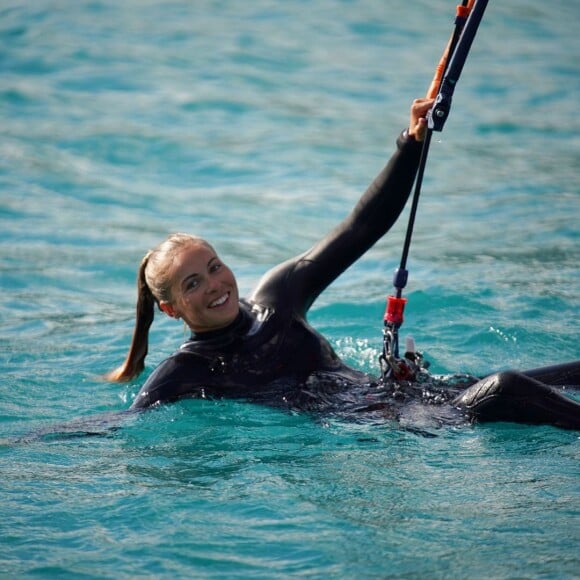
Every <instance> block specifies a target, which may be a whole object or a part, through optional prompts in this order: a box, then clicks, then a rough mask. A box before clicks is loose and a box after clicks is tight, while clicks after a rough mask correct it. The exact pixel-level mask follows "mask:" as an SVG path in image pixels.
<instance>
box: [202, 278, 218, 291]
mask: <svg viewBox="0 0 580 580" xmlns="http://www.w3.org/2000/svg"><path fill="white" fill-rule="evenodd" d="M219 286H220V281H219V280H218V279H216V278H215V277H213V276H210V277H209V278H208V281H207V286H206V290H205V291H206V292H207V294H213V293H214V292H217V290H218V289H219Z"/></svg>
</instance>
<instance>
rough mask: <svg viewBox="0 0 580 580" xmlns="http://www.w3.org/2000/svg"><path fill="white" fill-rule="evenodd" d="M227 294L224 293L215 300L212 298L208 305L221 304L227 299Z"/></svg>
mask: <svg viewBox="0 0 580 580" xmlns="http://www.w3.org/2000/svg"><path fill="white" fill-rule="evenodd" d="M228 296H229V294H224V295H223V296H222V297H221V298H218V299H217V300H214V301H213V302H212V303H211V304H210V305H209V307H210V308H215V307H216V306H221V305H222V304H223V303H224V302H225V301H226V300H227V299H228Z"/></svg>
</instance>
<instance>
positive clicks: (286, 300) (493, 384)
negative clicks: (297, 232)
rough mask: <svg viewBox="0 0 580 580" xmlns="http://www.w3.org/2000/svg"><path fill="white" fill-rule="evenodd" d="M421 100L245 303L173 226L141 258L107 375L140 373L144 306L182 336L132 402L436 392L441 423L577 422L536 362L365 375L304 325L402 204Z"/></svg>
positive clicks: (380, 406)
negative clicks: (522, 368) (379, 162)
mask: <svg viewBox="0 0 580 580" xmlns="http://www.w3.org/2000/svg"><path fill="white" fill-rule="evenodd" d="M432 103H433V100H432V99H418V100H416V101H414V103H413V105H412V107H411V114H410V123H409V129H408V130H407V131H404V132H403V133H402V135H401V136H400V137H399V139H398V142H397V144H398V150H397V151H396V153H395V154H394V155H393V156H392V157H391V160H390V161H389V163H388V164H387V166H386V167H385V169H384V170H383V171H382V172H381V173H380V174H379V175H378V177H377V178H376V179H375V180H374V181H373V183H372V184H371V185H370V187H369V188H368V189H367V191H366V192H365V193H364V195H363V196H362V198H361V199H360V201H359V202H358V203H357V205H356V206H355V207H354V209H353V210H352V211H351V213H350V214H349V215H348V216H347V217H346V218H345V219H344V220H343V221H342V222H341V223H339V224H338V225H337V226H336V227H335V228H334V229H333V230H331V231H330V232H329V233H328V234H327V235H326V236H324V237H323V238H322V239H321V240H320V241H319V242H318V243H316V244H315V245H314V246H313V247H312V248H311V249H310V250H308V251H306V252H304V253H303V254H300V255H298V256H296V257H294V258H292V259H290V260H287V261H285V262H283V263H282V264H279V265H278V266H276V267H274V268H273V269H272V270H270V271H269V272H268V273H266V274H265V275H264V277H263V278H262V280H261V281H260V283H259V284H258V286H257V287H256V289H255V290H254V292H253V293H252V294H251V296H250V297H249V298H248V299H247V300H240V299H239V295H238V287H237V282H236V278H235V276H234V274H233V273H232V271H231V270H230V269H229V268H228V267H227V266H226V265H225V264H224V263H223V262H222V261H221V260H220V258H219V257H218V255H217V253H216V251H215V250H214V248H213V247H212V246H211V245H210V244H209V243H208V242H207V241H205V240H204V239H202V238H199V237H193V236H189V235H187V234H173V235H171V236H170V237H169V238H168V239H167V240H165V241H164V242H163V243H161V244H160V245H159V246H158V247H157V248H156V249H155V250H153V251H151V252H149V253H148V254H147V255H146V256H145V258H144V259H143V261H142V263H141V267H140V269H139V277H138V280H139V297H138V302H137V322H136V326H135V332H134V335H133V341H132V344H131V348H130V351H129V354H128V356H127V359H126V360H125V362H124V363H123V365H121V366H120V367H119V368H118V369H117V370H115V371H113V372H112V373H110V374H109V376H108V378H109V379H110V380H115V381H121V380H129V379H131V378H133V377H135V376H136V375H138V374H139V373H140V372H141V371H142V370H143V367H144V360H145V357H146V355H147V342H148V338H147V337H148V332H149V327H150V325H151V323H152V321H153V315H154V310H155V306H157V307H158V308H159V309H160V310H161V311H163V312H164V313H165V314H167V315H168V316H170V317H171V318H175V319H183V321H184V322H185V323H186V324H187V326H188V327H189V329H190V330H191V332H192V335H191V337H190V339H189V340H188V341H186V342H185V343H184V344H183V345H182V346H181V347H180V349H179V350H178V351H177V352H176V353H175V354H173V355H172V356H170V357H169V358H168V359H166V360H165V361H163V362H162V363H161V364H160V365H159V366H158V367H157V369H156V370H155V371H154V372H153V373H152V375H151V376H150V377H149V379H148V380H147V381H146V382H145V384H144V385H143V386H142V388H141V390H140V391H139V393H138V394H137V396H136V398H135V400H134V402H133V405H132V408H133V409H139V408H145V407H150V406H151V405H155V404H159V403H167V402H171V401H176V400H178V399H181V398H185V397H197V398H222V397H229V398H241V399H247V400H251V401H255V402H262V403H266V404H268V405H271V406H276V407H283V408H286V409H293V410H302V411H303V410H307V411H313V410H315V411H317V412H329V411H332V412H337V413H344V414H349V413H350V415H351V416H353V412H356V413H355V414H354V416H356V415H358V416H361V413H365V414H369V413H371V414H372V413H378V414H379V415H380V416H381V417H383V418H394V419H400V418H401V416H402V415H404V413H405V410H404V409H403V407H405V405H407V404H408V403H411V404H414V403H416V402H417V400H419V402H422V403H425V404H429V405H431V406H432V402H433V392H437V395H436V396H435V399H436V400H437V402H438V404H439V410H438V411H437V413H434V414H437V415H438V418H439V420H440V421H441V422H464V421H465V420H466V419H478V420H481V421H497V420H507V421H519V422H527V423H550V424H554V425H558V426H560V427H566V428H572V429H575V428H580V405H578V404H577V403H576V402H574V401H572V400H570V399H567V398H565V397H563V396H562V395H561V394H560V393H558V392H557V391H556V390H555V389H552V388H551V387H549V386H548V385H544V384H543V383H541V382H540V381H541V380H545V377H546V373H544V372H543V371H541V370H540V372H539V373H538V372H536V373H534V376H526V375H524V374H521V373H515V372H503V373H499V374H494V375H491V376H490V377H488V378H487V379H485V380H481V381H478V379H477V378H471V379H469V380H468V382H465V381H462V382H461V385H460V386H458V385H457V384H455V385H445V388H443V389H437V385H436V384H435V383H436V381H435V380H434V379H433V377H431V376H429V375H428V374H427V373H426V372H422V374H421V375H420V376H419V377H418V378H417V379H416V380H415V379H413V380H404V381H398V380H397V381H395V380H386V379H384V380H382V381H377V379H376V378H374V377H372V376H370V375H367V374H366V373H364V372H362V371H360V370H356V369H354V368H351V367H349V366H347V365H346V364H345V363H344V362H343V361H342V360H341V359H340V358H339V356H338V355H337V354H336V352H335V351H334V349H333V348H332V346H331V345H330V343H329V341H328V340H327V339H326V338H325V337H323V336H322V335H321V334H320V333H319V332H317V331H316V330H315V329H314V328H313V327H312V326H311V325H310V324H309V323H308V322H307V313H308V311H309V309H310V307H311V306H312V304H313V303H314V301H315V300H316V298H317V297H318V296H319V295H320V294H321V293H322V292H323V291H324V290H325V289H326V288H327V287H328V286H329V285H330V284H331V283H332V282H333V281H334V280H335V279H336V278H337V277H338V276H339V275H340V274H341V273H342V272H344V271H345V270H346V269H347V268H348V267H349V266H350V265H352V264H353V263H354V262H355V261H356V260H357V259H358V258H360V257H361V256H362V255H363V254H364V253H365V252H366V251H367V250H368V249H370V248H371V247H372V246H373V245H374V244H375V242H377V241H378V240H379V238H381V237H382V236H383V235H384V234H385V233H386V232H388V230H389V229H390V228H391V226H392V225H393V224H394V223H395V221H396V220H397V218H398V216H399V214H400V213H401V211H402V209H403V207H404V206H405V202H406V201H407V198H408V197H409V194H410V190H411V187H412V185H413V182H414V179H415V174H416V172H417V169H418V165H419V159H420V155H421V150H422V144H421V142H422V141H423V139H424V137H425V132H426V131H425V129H426V121H425V117H424V116H425V114H426V113H427V111H428V110H429V109H430V107H431V106H432ZM560 370H561V372H560V371H558V372H556V373H555V374H554V372H553V369H552V371H551V373H550V378H551V380H552V384H559V385H562V384H571V383H573V384H576V383H577V382H580V377H579V376H578V375H579V374H580V365H572V366H567V367H566V368H565V369H564V368H562V369H560ZM534 377H535V378H534ZM426 381H428V382H429V388H427V389H426V388H425V384H426ZM562 381H565V383H563V382H562ZM438 386H439V387H441V386H442V385H441V384H439V385H438ZM466 387H467V388H466ZM405 409H408V406H407V407H405Z"/></svg>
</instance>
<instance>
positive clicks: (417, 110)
mask: <svg viewBox="0 0 580 580" xmlns="http://www.w3.org/2000/svg"><path fill="white" fill-rule="evenodd" d="M434 100H435V99H427V98H421V99H415V100H414V101H413V104H412V105H411V114H410V120H409V135H410V136H411V137H414V138H415V140H416V141H423V139H425V133H426V132H427V120H426V119H425V116H426V115H427V113H428V112H429V111H430V109H431V107H432V106H433V102H434Z"/></svg>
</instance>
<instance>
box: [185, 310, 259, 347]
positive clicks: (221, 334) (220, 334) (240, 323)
mask: <svg viewBox="0 0 580 580" xmlns="http://www.w3.org/2000/svg"><path fill="white" fill-rule="evenodd" d="M251 324H252V320H251V316H250V314H249V313H248V311H247V310H246V308H244V304H243V303H241V304H240V311H239V312H238V315H237V316H236V319H235V320H234V321H233V322H232V323H231V324H228V326H225V327H224V328H220V329H218V330H208V331H207V332H192V333H191V337H190V340H195V341H208V340H215V339H219V338H225V337H228V336H235V335H240V334H243V333H244V332H246V331H247V330H248V329H249V328H250V326H251Z"/></svg>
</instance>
